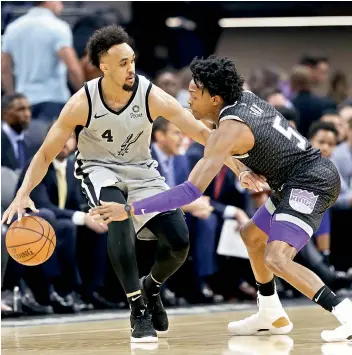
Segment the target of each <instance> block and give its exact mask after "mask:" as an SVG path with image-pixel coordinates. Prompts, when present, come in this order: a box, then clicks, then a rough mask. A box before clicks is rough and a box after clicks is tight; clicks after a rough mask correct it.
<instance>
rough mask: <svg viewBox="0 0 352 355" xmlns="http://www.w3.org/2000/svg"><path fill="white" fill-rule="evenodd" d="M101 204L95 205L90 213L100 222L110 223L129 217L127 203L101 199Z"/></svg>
mask: <svg viewBox="0 0 352 355" xmlns="http://www.w3.org/2000/svg"><path fill="white" fill-rule="evenodd" d="M100 203H101V206H97V207H93V208H92V209H91V210H90V211H89V215H90V216H92V217H93V219H94V220H95V221H96V222H98V223H103V224H109V223H110V222H114V221H124V220H125V219H127V218H128V214H127V212H126V211H125V205H124V204H121V203H116V202H104V201H100Z"/></svg>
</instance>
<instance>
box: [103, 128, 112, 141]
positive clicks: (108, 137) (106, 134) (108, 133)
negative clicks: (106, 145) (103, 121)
mask: <svg viewBox="0 0 352 355" xmlns="http://www.w3.org/2000/svg"><path fill="white" fill-rule="evenodd" d="M101 137H102V138H105V139H106V140H107V141H108V142H113V141H114V137H113V136H112V134H111V129H107V130H106V131H105V132H104V133H103V134H102V135H101Z"/></svg>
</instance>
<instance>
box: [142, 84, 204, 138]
mask: <svg viewBox="0 0 352 355" xmlns="http://www.w3.org/2000/svg"><path fill="white" fill-rule="evenodd" d="M148 103H149V111H150V115H151V118H152V119H153V120H155V119H156V118H158V117H160V116H161V117H164V118H166V119H167V120H168V121H170V122H171V123H172V124H174V125H175V126H176V127H178V128H179V129H180V130H181V131H182V132H183V133H184V134H185V135H186V136H188V137H189V138H191V139H193V140H195V141H196V142H198V143H200V144H202V145H205V143H206V141H207V139H208V137H209V134H210V132H211V131H210V129H209V128H208V127H206V126H205V125H204V124H203V123H202V122H200V121H197V120H196V119H195V118H194V116H193V115H192V114H191V112H190V111H189V110H186V109H185V108H183V107H182V106H181V105H180V103H179V102H178V101H177V100H176V99H175V98H173V97H172V96H171V95H169V94H168V93H166V92H165V91H164V90H162V89H160V88H158V87H157V86H155V85H153V87H152V89H151V91H150V94H149V101H148Z"/></svg>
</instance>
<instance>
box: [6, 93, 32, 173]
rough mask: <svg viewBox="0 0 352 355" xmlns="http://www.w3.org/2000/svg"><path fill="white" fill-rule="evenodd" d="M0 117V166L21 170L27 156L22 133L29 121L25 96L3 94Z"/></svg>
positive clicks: (29, 114)
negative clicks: (0, 122) (0, 120)
mask: <svg viewBox="0 0 352 355" xmlns="http://www.w3.org/2000/svg"><path fill="white" fill-rule="evenodd" d="M1 119H2V124H1V166H6V167H8V168H10V169H12V170H21V169H23V168H24V166H25V164H26V160H27V159H28V158H29V156H28V152H27V149H26V144H25V142H24V133H23V131H24V130H26V128H27V127H28V125H29V123H30V121H31V110H30V105H29V102H28V100H27V98H26V97H25V96H24V95H22V94H17V93H15V94H11V95H6V96H3V97H2V99H1Z"/></svg>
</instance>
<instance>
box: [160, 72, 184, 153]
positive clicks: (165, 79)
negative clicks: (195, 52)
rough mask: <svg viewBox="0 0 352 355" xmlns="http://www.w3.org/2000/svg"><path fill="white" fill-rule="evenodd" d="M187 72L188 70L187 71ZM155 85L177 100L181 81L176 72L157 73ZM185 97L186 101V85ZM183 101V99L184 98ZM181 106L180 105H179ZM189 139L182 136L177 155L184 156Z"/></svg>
mask: <svg viewBox="0 0 352 355" xmlns="http://www.w3.org/2000/svg"><path fill="white" fill-rule="evenodd" d="M188 70H189V69H188ZM154 82H155V85H157V86H158V87H160V88H161V89H163V90H164V91H165V92H167V93H168V94H169V95H171V96H172V97H174V98H175V99H177V100H178V98H177V97H178V95H179V93H180V90H181V80H180V79H179V77H178V76H177V75H176V72H175V71H174V70H172V69H163V70H161V71H159V72H158V73H157V74H156V76H155V80H154ZM185 94H186V95H187V100H188V97H189V92H188V85H187V92H186V93H185ZM184 99H185V97H184ZM181 104H182V103H181ZM183 106H184V105H183ZM190 141H191V140H190V138H188V137H186V136H184V135H182V144H181V147H180V151H179V152H178V154H185V152H186V150H187V148H188V146H189V144H190Z"/></svg>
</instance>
